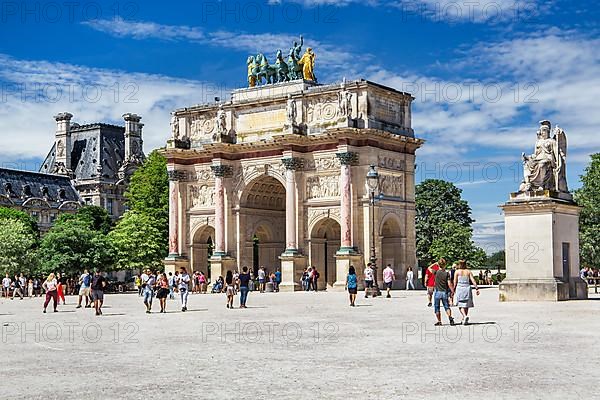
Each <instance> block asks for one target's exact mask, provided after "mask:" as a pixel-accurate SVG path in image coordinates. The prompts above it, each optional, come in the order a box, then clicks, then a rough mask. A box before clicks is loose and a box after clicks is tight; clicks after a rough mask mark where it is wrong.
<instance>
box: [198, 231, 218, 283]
mask: <svg viewBox="0 0 600 400" xmlns="http://www.w3.org/2000/svg"><path fill="white" fill-rule="evenodd" d="M214 239H215V229H214V228H213V227H212V226H209V225H204V226H203V227H201V228H199V229H198V230H197V231H196V233H195V234H194V237H193V240H192V267H193V271H202V272H203V273H204V274H205V275H206V276H209V277H210V257H211V256H212V254H213V250H214V245H213V243H214V242H213V241H214Z"/></svg>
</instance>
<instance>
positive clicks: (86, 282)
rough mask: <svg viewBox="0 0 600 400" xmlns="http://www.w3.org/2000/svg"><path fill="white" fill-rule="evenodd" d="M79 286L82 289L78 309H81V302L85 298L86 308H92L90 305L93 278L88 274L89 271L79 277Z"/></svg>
mask: <svg viewBox="0 0 600 400" xmlns="http://www.w3.org/2000/svg"><path fill="white" fill-rule="evenodd" d="M79 284H80V285H81V287H80V288H79V299H78V303H77V307H75V308H81V300H82V298H83V297H85V308H91V307H92V306H91V305H90V286H91V284H92V276H91V275H90V273H89V272H88V270H87V269H86V270H84V271H83V274H81V276H80V277H79Z"/></svg>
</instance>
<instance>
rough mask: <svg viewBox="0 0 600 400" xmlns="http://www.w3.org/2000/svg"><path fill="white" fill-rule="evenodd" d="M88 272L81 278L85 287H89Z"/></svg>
mask: <svg viewBox="0 0 600 400" xmlns="http://www.w3.org/2000/svg"><path fill="white" fill-rule="evenodd" d="M90 280H91V279H90V274H87V275H86V276H85V277H84V278H83V285H84V286H85V287H90Z"/></svg>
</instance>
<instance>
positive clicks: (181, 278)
mask: <svg viewBox="0 0 600 400" xmlns="http://www.w3.org/2000/svg"><path fill="white" fill-rule="evenodd" d="M189 285H190V276H189V275H188V273H187V271H186V269H185V268H184V267H181V272H180V274H179V275H178V276H177V288H178V289H179V296H180V297H181V311H183V312H186V311H187V301H188V294H189Z"/></svg>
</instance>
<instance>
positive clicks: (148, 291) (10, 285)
mask: <svg viewBox="0 0 600 400" xmlns="http://www.w3.org/2000/svg"><path fill="white" fill-rule="evenodd" d="M446 264H447V263H446V260H445V259H444V258H440V259H439V260H438V261H437V262H436V263H433V264H431V265H430V266H429V267H427V268H426V270H425V274H424V283H425V286H426V289H427V299H428V303H427V306H428V307H433V310H434V314H435V316H436V323H435V325H442V312H441V309H442V307H443V308H444V312H445V313H446V315H447V317H448V320H449V322H450V324H451V325H455V324H456V322H455V320H454V317H453V316H452V309H451V307H452V306H456V307H458V309H459V311H460V314H461V321H460V322H459V323H460V324H464V325H468V324H469V309H470V308H473V306H474V303H473V289H472V288H474V289H475V292H476V294H477V295H479V287H478V284H479V283H480V282H483V283H487V282H489V281H488V280H486V277H487V273H485V272H484V275H483V279H481V277H480V279H476V278H475V277H474V276H473V273H472V272H471V271H470V270H469V269H468V268H467V263H466V262H465V261H464V260H461V261H459V262H457V263H455V264H453V265H452V267H451V268H450V269H447V268H446ZM481 272H483V271H481ZM481 272H480V273H481ZM377 276H378V273H377V267H376V266H375V265H374V264H372V263H368V264H367V266H366V267H365V269H364V270H363V273H362V279H363V281H362V283H363V287H364V297H365V298H366V299H367V298H369V297H378V296H380V295H382V293H381V291H380V285H379V283H378V282H377ZM379 276H380V277H381V278H382V279H383V282H382V285H381V286H382V288H383V289H384V290H385V297H386V298H391V297H392V292H391V291H392V289H393V288H394V282H396V281H397V279H396V272H395V270H394V268H393V267H392V265H391V264H388V265H387V266H386V267H385V268H384V269H383V271H381V275H379ZM593 276H595V277H597V276H598V271H597V270H592V269H590V268H583V269H582V270H581V277H582V278H583V279H586V278H587V277H593ZM320 277H321V275H320V272H319V271H318V269H317V268H316V267H314V266H310V267H306V268H304V270H303V272H302V275H301V277H300V280H301V285H302V289H303V290H304V291H306V292H309V291H314V292H317V291H318V290H319V287H318V283H319V281H320ZM416 278H417V277H416V276H415V274H414V272H413V269H412V268H411V267H409V268H407V269H406V274H405V284H406V290H414V289H415V280H416ZM281 279H282V276H281V271H280V270H279V269H275V270H273V271H267V269H266V268H265V267H263V266H261V267H259V268H258V269H257V270H256V273H254V272H251V271H250V270H249V268H248V267H246V266H244V267H243V268H242V269H241V271H238V270H229V271H227V272H226V274H225V277H222V276H219V277H217V279H216V280H215V282H214V283H212V282H210V280H209V279H208V276H207V275H205V274H204V273H203V272H202V271H195V272H193V273H192V274H189V273H188V272H187V270H186V268H184V267H182V268H180V269H179V270H178V271H175V272H169V273H166V272H164V271H156V272H153V271H151V270H150V269H146V270H144V271H143V272H142V273H141V274H140V275H139V276H135V277H134V283H135V286H136V288H137V290H138V295H139V296H140V297H142V298H143V304H144V307H145V311H146V313H148V314H150V313H151V312H152V307H153V303H154V299H155V298H156V299H157V300H158V303H159V306H160V310H159V312H160V313H166V312H167V300H168V299H172V300H174V299H175V298H177V299H178V300H179V303H180V307H181V311H182V312H186V311H187V310H188V296H189V294H190V293H194V294H203V293H207V292H208V287H209V285H210V284H211V283H212V288H211V292H212V293H221V294H225V297H226V307H227V308H228V309H233V308H234V307H236V305H235V304H234V303H235V302H234V299H235V298H236V296H237V295H238V294H239V301H238V302H237V304H238V305H237V307H239V308H242V309H243V308H247V307H246V304H247V301H248V295H249V293H250V292H253V291H258V292H260V293H263V292H265V291H273V292H278V291H279V286H280V284H281ZM107 287H108V280H107V279H106V278H105V277H104V276H103V274H102V273H101V272H100V271H94V273H93V274H92V273H89V272H88V271H87V270H86V271H84V272H83V273H82V274H81V275H80V276H79V277H77V278H74V277H70V278H65V277H64V276H61V274H60V273H57V274H54V273H51V274H49V275H48V276H47V277H45V278H39V277H31V278H27V277H25V276H24V275H23V274H18V275H15V276H13V277H11V276H10V275H9V274H6V276H5V277H4V279H2V295H3V297H5V298H7V299H8V298H10V299H14V298H15V297H18V298H20V299H21V300H23V299H24V298H25V297H29V298H33V297H38V296H40V297H41V296H45V301H44V306H43V312H44V313H45V312H46V311H47V308H48V306H49V305H50V303H52V309H53V311H54V312H57V311H58V306H59V305H60V304H61V303H62V304H63V305H64V304H66V299H65V295H77V296H78V301H77V307H76V308H78V309H79V308H94V311H95V313H96V315H102V306H103V303H104V292H105V291H106V289H107ZM358 288H359V278H358V274H357V271H356V269H355V267H354V266H350V268H349V270H348V274H347V276H346V282H345V289H346V290H347V292H348V294H349V300H350V306H351V307H356V297H357V295H358Z"/></svg>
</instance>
